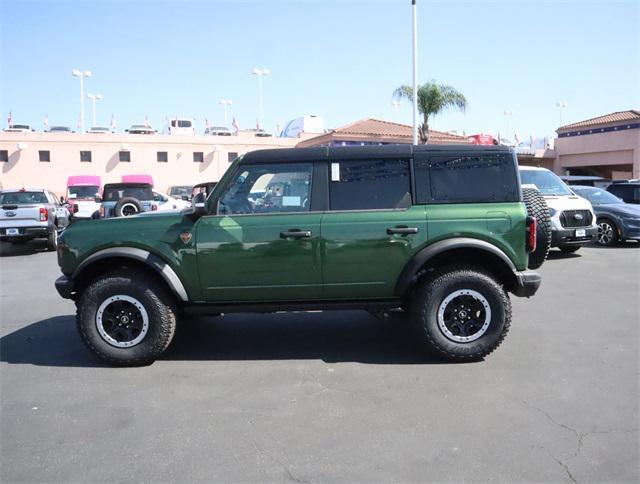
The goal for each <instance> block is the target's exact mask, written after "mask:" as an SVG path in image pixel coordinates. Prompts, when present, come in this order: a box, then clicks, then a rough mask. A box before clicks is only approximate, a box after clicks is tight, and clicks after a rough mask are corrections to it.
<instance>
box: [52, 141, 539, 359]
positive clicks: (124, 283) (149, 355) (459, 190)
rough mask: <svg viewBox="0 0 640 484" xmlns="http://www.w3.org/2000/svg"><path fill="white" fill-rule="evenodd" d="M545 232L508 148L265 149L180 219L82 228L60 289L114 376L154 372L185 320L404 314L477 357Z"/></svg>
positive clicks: (522, 283) (234, 168)
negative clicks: (122, 368) (125, 369)
mask: <svg viewBox="0 0 640 484" xmlns="http://www.w3.org/2000/svg"><path fill="white" fill-rule="evenodd" d="M538 202H541V203H544V200H543V199H542V197H539V200H538ZM544 207H546V205H544ZM545 210H546V208H545ZM538 214H539V215H540V216H541V217H542V218H544V216H545V212H544V211H540V210H538ZM546 217H548V213H547V214H546ZM543 222H544V221H543ZM546 222H547V223H548V220H546ZM536 233H537V231H536V220H535V219H534V218H533V217H531V216H529V215H528V214H527V208H526V207H525V203H523V195H522V190H521V188H520V182H519V175H518V168H517V160H516V157H515V154H514V152H513V150H511V149H509V148H506V147H500V146H496V147H478V146H463V145H461V146H438V145H429V146H409V145H405V146H403V145H398V146H375V147H336V148H334V147H329V148H326V147H325V148H302V149H287V150H285V149H279V150H263V151H255V152H251V153H247V154H246V155H244V156H242V157H240V158H238V159H236V161H234V163H233V164H232V165H231V166H230V168H229V169H228V170H227V172H226V173H225V175H224V176H223V178H222V180H221V181H220V183H218V184H217V185H216V187H215V189H214V190H213V192H212V193H211V194H210V195H209V197H208V198H207V197H205V195H204V194H203V193H201V194H198V195H196V197H194V201H193V206H192V208H189V209H186V210H184V211H182V212H181V213H180V214H175V213H174V214H157V215H155V216H153V217H145V216H140V217H130V218H126V217H123V218H119V219H113V220H109V221H102V220H96V221H89V222H81V223H78V224H75V225H74V226H72V227H71V228H70V229H68V230H67V231H66V232H65V234H63V236H62V237H61V241H60V244H59V250H58V261H59V265H60V267H61V270H62V272H63V276H61V277H60V278H58V279H57V281H56V288H57V290H58V292H59V293H60V295H61V296H62V297H65V298H70V299H73V300H75V301H76V304H77V308H78V309H77V326H78V329H79V332H80V335H81V337H82V339H83V341H84V342H85V343H86V345H87V346H88V347H89V348H90V349H91V350H92V351H93V352H94V353H95V354H96V355H98V356H99V357H100V358H102V359H103V360H106V361H107V362H110V363H112V364H115V365H141V364H148V363H151V362H153V361H154V360H155V359H157V358H158V357H159V356H160V355H161V354H162V352H163V351H164V350H165V349H166V348H167V346H168V345H169V343H170V342H171V339H172V337H173V334H174V331H175V328H176V324H177V320H178V318H179V317H180V315H183V314H209V315H217V314H221V313H228V312H234V311H235V312H272V311H286V310H311V309H322V310H329V309H345V308H358V309H365V310H369V311H371V312H379V311H389V310H393V309H397V310H399V311H403V312H405V313H406V316H407V317H408V318H409V319H410V320H411V321H412V323H413V325H414V326H415V328H416V329H417V331H418V335H419V338H420V340H421V342H422V343H423V344H424V345H425V346H426V348H427V349H429V350H430V351H432V352H435V353H436V354H437V355H439V356H441V357H443V358H445V359H450V360H456V361H470V360H477V359H478V358H481V357H484V356H486V355H487V354H489V353H490V352H491V351H493V350H494V349H495V348H496V347H497V346H498V345H499V344H500V343H501V342H502V340H503V338H504V337H505V335H506V333H507V331H508V329H509V325H510V323H511V303H510V300H509V293H512V294H514V295H516V296H527V297H528V296H532V295H534V294H535V292H536V290H537V289H538V287H539V285H540V282H541V278H540V276H539V275H538V274H537V273H536V272H533V271H530V270H528V266H529V253H530V252H531V251H532V250H533V249H534V248H535V243H536Z"/></svg>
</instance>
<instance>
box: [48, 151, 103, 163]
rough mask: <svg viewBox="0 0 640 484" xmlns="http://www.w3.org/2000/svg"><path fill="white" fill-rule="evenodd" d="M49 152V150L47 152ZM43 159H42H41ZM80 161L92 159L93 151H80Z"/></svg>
mask: <svg viewBox="0 0 640 484" xmlns="http://www.w3.org/2000/svg"><path fill="white" fill-rule="evenodd" d="M47 153H48V152H47ZM40 161H42V160H40ZM80 161H88V162H90V161H91V151H81V152H80Z"/></svg>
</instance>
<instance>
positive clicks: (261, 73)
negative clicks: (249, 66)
mask: <svg viewBox="0 0 640 484" xmlns="http://www.w3.org/2000/svg"><path fill="white" fill-rule="evenodd" d="M251 73H252V74H253V75H255V76H258V125H259V126H260V128H262V76H268V75H269V69H259V68H257V67H254V68H253V70H252V71H251Z"/></svg>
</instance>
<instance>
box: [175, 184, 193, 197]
mask: <svg viewBox="0 0 640 484" xmlns="http://www.w3.org/2000/svg"><path fill="white" fill-rule="evenodd" d="M192 191H193V185H174V186H171V187H169V196H170V197H174V198H180V199H182V200H191V192H192Z"/></svg>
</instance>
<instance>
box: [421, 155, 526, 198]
mask: <svg viewBox="0 0 640 484" xmlns="http://www.w3.org/2000/svg"><path fill="white" fill-rule="evenodd" d="M415 176H416V195H417V199H418V202H419V203H480V202H516V201H518V200H519V199H520V196H519V184H518V176H517V173H516V167H515V162H514V160H513V156H512V155H510V154H508V153H486V154H484V153H483V154H466V153H459V154H451V155H442V154H434V155H417V156H416V160H415Z"/></svg>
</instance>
